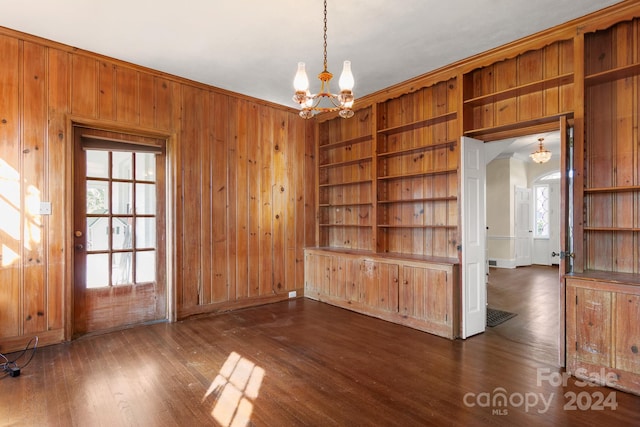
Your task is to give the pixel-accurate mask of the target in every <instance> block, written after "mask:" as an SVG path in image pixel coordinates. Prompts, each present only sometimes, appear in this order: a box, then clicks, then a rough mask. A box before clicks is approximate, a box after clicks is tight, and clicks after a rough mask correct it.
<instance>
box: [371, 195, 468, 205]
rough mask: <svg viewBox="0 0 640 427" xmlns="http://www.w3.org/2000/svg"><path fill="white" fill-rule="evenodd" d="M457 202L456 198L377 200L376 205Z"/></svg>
mask: <svg viewBox="0 0 640 427" xmlns="http://www.w3.org/2000/svg"><path fill="white" fill-rule="evenodd" d="M455 200H458V198H457V197H456V196H447V197H417V198H415V199H401V200H378V204H391V203H422V202H448V201H455Z"/></svg>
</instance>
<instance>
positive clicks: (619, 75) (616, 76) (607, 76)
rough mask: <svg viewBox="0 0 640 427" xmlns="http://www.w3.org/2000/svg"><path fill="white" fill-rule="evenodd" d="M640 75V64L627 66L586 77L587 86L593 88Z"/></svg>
mask: <svg viewBox="0 0 640 427" xmlns="http://www.w3.org/2000/svg"><path fill="white" fill-rule="evenodd" d="M638 74H640V64H631V65H625V66H623V67H617V68H613V69H611V70H607V71H601V72H599V73H594V74H590V75H588V76H585V77H584V84H585V86H593V85H597V84H600V83H606V82H611V81H614V80H620V79H624V78H627V77H633V76H635V75H638Z"/></svg>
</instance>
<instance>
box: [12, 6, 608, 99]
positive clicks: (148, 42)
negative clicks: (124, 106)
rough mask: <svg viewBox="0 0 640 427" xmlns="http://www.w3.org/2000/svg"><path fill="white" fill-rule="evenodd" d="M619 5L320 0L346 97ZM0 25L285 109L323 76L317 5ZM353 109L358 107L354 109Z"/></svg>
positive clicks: (64, 10)
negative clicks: (347, 84) (301, 80)
mask: <svg viewBox="0 0 640 427" xmlns="http://www.w3.org/2000/svg"><path fill="white" fill-rule="evenodd" d="M614 3H618V1H617V0H536V1H531V0H447V1H442V0H441V1H433V0H431V1H427V0H398V1H393V2H392V1H388V0H328V24H327V25H328V47H327V50H328V52H327V53H328V65H329V66H328V69H329V71H331V72H333V73H334V75H335V76H336V77H335V78H334V84H333V87H332V89H333V90H334V91H335V90H337V77H338V76H339V73H340V71H341V68H342V61H343V60H345V59H349V60H351V62H352V69H353V73H354V75H355V78H356V85H355V88H354V92H355V95H356V97H358V96H364V95H367V94H371V93H374V92H376V91H379V90H381V89H384V88H386V87H389V86H391V85H394V84H397V83H400V82H403V81H405V80H407V79H410V78H412V77H416V76H419V75H421V74H424V73H426V72H428V71H431V70H434V69H437V68H439V67H442V66H444V65H447V64H450V63H453V62H456V61H458V60H460V59H464V58H467V57H469V56H472V55H474V54H477V53H480V52H483V51H486V50H488V49H491V48H494V47H497V46H500V45H502V44H505V43H508V42H510V41H513V40H517V39H519V38H522V37H524V36H527V35H530V34H533V33H536V32H538V31H541V30H544V29H547V28H550V27H553V26H555V25H558V24H561V23H563V22H567V21H570V20H572V19H574V18H577V17H581V16H584V15H586V14H588V13H591V12H593V11H596V10H599V9H602V8H604V7H606V6H609V5H612V4H614ZM0 10H2V13H1V14H0V26H4V27H8V28H12V29H14V30H18V31H23V32H26V33H29V34H33V35H36V36H40V37H44V38H47V39H50V40H54V41H57V42H61V43H64V44H67V45H71V46H74V47H77V48H81V49H85V50H89V51H92V52H96V53H99V54H103V55H106V56H109V57H113V58H117V59H121V60H125V61H128V62H132V63H135V64H139V65H143V66H146V67H149V68H153V69H156V70H159V71H163V72H166V73H170V74H174V75H178V76H181V77H185V78H188V79H191V80H194V81H198V82H202V83H206V84H209V85H212V86H216V87H219V88H223V89H226V90H230V91H233V92H238V93H241V94H244V95H249V96H253V97H256V98H260V99H264V100H268V101H271V102H274V103H278V104H283V105H287V106H292V107H293V106H295V105H294V103H293V101H291V96H292V94H293V84H292V82H293V76H294V74H295V71H296V66H297V63H298V61H302V62H306V63H307V72H308V73H309V77H310V81H311V90H312V92H313V91H317V90H318V88H319V84H318V83H319V81H318V80H316V79H314V78H313V76H315V75H316V74H317V73H318V72H320V71H322V44H323V34H322V29H323V3H322V0H270V1H268V0H183V1H181V2H176V1H174V0H109V1H104V0H102V1H101V0H53V1H42V0H0ZM356 102H357V99H356Z"/></svg>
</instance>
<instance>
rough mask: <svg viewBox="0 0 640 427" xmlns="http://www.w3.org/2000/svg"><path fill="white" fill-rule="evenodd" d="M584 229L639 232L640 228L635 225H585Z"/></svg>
mask: <svg viewBox="0 0 640 427" xmlns="http://www.w3.org/2000/svg"><path fill="white" fill-rule="evenodd" d="M584 231H608V232H616V231H623V232H632V233H633V232H638V231H640V228H635V227H584Z"/></svg>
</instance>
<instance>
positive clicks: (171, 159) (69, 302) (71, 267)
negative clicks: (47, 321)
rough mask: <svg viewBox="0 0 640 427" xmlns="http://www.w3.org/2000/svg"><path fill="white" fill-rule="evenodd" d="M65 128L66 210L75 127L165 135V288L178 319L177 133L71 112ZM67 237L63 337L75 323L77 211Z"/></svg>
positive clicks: (169, 310)
mask: <svg viewBox="0 0 640 427" xmlns="http://www.w3.org/2000/svg"><path fill="white" fill-rule="evenodd" d="M65 118H66V120H65V123H66V125H65V129H64V130H62V129H60V130H59V131H58V137H59V140H60V142H61V143H64V144H65V165H64V169H65V172H64V180H65V194H64V205H63V206H62V207H61V209H63V210H64V212H74V199H75V194H74V191H75V190H74V176H75V174H76V170H75V165H74V156H75V140H74V128H75V127H83V128H89V129H95V130H99V131H106V132H118V133H125V134H130V135H136V136H141V137H149V138H156V139H163V140H164V141H165V217H166V219H165V232H166V242H165V244H166V247H165V257H166V262H165V270H166V271H165V281H166V283H165V292H166V319H167V320H168V321H170V322H175V321H176V296H175V278H174V275H175V273H174V272H175V266H174V265H173V264H174V261H173V260H174V258H175V257H174V256H173V250H172V246H173V231H174V230H175V223H174V218H175V213H174V209H173V206H174V204H173V203H171V201H172V200H173V198H174V194H175V189H174V186H175V179H174V171H175V170H176V165H175V164H174V163H175V155H173V153H174V150H175V148H174V147H175V145H176V143H177V136H176V133H173V132H163V131H158V130H157V129H149V128H145V127H141V126H136V125H123V124H122V123H118V122H114V121H110V120H96V119H90V118H85V117H80V116H75V115H72V114H67V115H66V116H65ZM64 227H65V239H64V247H63V248H61V249H62V250H63V251H64V252H65V257H64V260H65V268H64V290H63V304H64V307H63V316H64V318H63V327H64V340H65V341H70V340H71V339H72V337H73V333H74V330H73V324H74V314H73V305H74V288H75V261H74V257H75V251H74V237H73V230H74V215H67V217H66V218H65V223H64Z"/></svg>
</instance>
